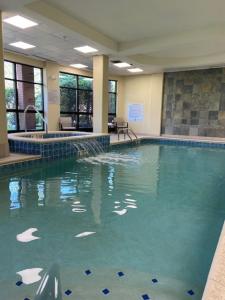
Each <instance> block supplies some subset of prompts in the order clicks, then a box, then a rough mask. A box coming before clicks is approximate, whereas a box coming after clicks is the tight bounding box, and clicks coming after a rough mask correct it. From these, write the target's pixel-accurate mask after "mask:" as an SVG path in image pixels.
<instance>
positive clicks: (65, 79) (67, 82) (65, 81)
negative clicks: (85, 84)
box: [59, 73, 77, 88]
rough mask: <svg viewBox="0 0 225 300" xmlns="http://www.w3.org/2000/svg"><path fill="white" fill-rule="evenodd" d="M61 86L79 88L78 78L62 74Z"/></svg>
mask: <svg viewBox="0 0 225 300" xmlns="http://www.w3.org/2000/svg"><path fill="white" fill-rule="evenodd" d="M59 85H60V87H70V88H76V87H77V76H76V75H73V74H67V73H60V74H59Z"/></svg>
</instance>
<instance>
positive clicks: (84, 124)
mask: <svg viewBox="0 0 225 300" xmlns="http://www.w3.org/2000/svg"><path fill="white" fill-rule="evenodd" d="M92 127H93V125H92V115H79V128H92Z"/></svg>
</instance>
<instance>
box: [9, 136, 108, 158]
mask: <svg viewBox="0 0 225 300" xmlns="http://www.w3.org/2000/svg"><path fill="white" fill-rule="evenodd" d="M33 136H34V137H33ZM40 136H41V138H40ZM42 136H43V137H42ZM77 141H78V142H86V141H97V142H99V143H100V144H101V145H102V147H103V149H105V150H107V149H108V147H109V144H110V136H109V135H108V134H105V135H103V134H85V133H80V132H78V133H66V132H62V133H54V132H53V133H49V134H48V138H45V134H44V133H43V134H40V133H37V134H35V133H30V134H14V135H9V147H10V151H11V152H16V153H25V154H33V155H41V157H42V159H44V160H51V159H59V158H67V157H71V156H77V155H78V151H77V149H76V148H75V147H74V143H76V142H77Z"/></svg>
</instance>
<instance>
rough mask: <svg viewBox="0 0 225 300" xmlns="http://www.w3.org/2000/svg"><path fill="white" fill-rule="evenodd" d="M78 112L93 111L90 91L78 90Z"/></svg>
mask: <svg viewBox="0 0 225 300" xmlns="http://www.w3.org/2000/svg"><path fill="white" fill-rule="evenodd" d="M78 98H79V112H88V113H92V111H93V93H92V91H85V90H84V91H82V90H79V91H78Z"/></svg>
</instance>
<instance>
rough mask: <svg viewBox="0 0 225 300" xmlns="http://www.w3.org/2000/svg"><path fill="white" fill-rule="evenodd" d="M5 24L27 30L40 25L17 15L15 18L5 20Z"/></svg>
mask: <svg viewBox="0 0 225 300" xmlns="http://www.w3.org/2000/svg"><path fill="white" fill-rule="evenodd" d="M4 22H6V23H8V24H11V25H13V26H16V27H19V28H22V29H26V28H29V27H33V26H37V25H38V23H35V22H33V21H31V20H28V19H27V18H24V17H22V16H19V15H16V16H14V17H10V18H7V19H5V20H4Z"/></svg>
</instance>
